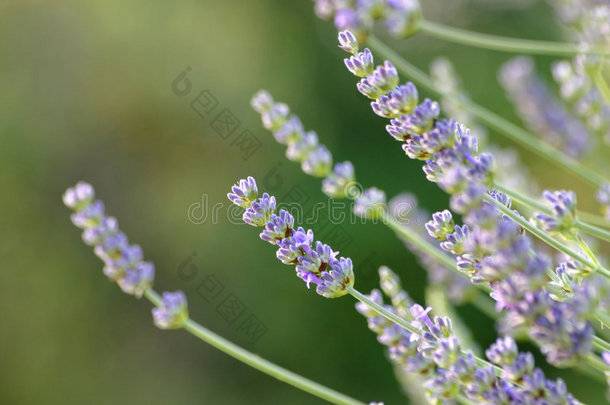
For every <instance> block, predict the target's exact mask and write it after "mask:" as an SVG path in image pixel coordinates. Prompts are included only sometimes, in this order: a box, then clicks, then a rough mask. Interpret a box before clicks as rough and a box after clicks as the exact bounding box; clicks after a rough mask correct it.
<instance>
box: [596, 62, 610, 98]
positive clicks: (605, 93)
mask: <svg viewBox="0 0 610 405" xmlns="http://www.w3.org/2000/svg"><path fill="white" fill-rule="evenodd" d="M591 76H592V78H593V82H594V83H595V86H597V90H599V92H600V93H601V95H602V97H603V98H604V100H605V101H606V104H608V106H610V88H609V87H608V83H606V80H605V79H604V75H603V73H602V70H601V69H597V70H596V71H595V72H593V73H592V75H591Z"/></svg>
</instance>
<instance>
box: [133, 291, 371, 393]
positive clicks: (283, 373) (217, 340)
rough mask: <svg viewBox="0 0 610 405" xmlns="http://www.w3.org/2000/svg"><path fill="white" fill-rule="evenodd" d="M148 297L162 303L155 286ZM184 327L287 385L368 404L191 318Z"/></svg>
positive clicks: (146, 295)
mask: <svg viewBox="0 0 610 405" xmlns="http://www.w3.org/2000/svg"><path fill="white" fill-rule="evenodd" d="M144 296H145V297H146V298H148V300H149V301H150V302H152V303H153V304H154V305H155V306H159V305H161V304H162V302H161V299H160V297H159V295H158V294H157V293H156V292H155V291H154V290H152V289H148V290H147V291H146V292H145V293H144ZM184 329H185V330H186V331H188V332H190V333H191V334H193V335H194V336H196V337H198V338H199V339H201V340H203V341H204V342H206V343H208V344H210V345H211V346H214V347H215V348H216V349H218V350H220V351H222V352H224V353H226V354H228V355H229V356H231V357H233V358H235V359H237V360H239V361H241V362H242V363H245V364H247V365H249V366H250V367H252V368H255V369H257V370H259V371H262V372H263V373H265V374H267V375H270V376H271V377H274V378H276V379H278V380H280V381H282V382H285V383H286V384H290V385H292V386H293V387H296V388H298V389H300V390H302V391H305V392H307V393H309V394H312V395H314V396H316V397H318V398H322V399H324V400H326V401H328V402H331V403H333V404H341V405H365V404H364V403H363V402H360V401H358V400H355V399H353V398H350V397H348V396H347V395H344V394H341V393H340V392H337V391H335V390H332V389H330V388H328V387H325V386H323V385H321V384H318V383H316V382H314V381H311V380H309V379H307V378H305V377H302V376H300V375H298V374H295V373H293V372H292V371H290V370H286V369H285V368H283V367H280V366H278V365H276V364H273V363H271V362H270V361H268V360H265V359H263V358H261V357H260V356H258V355H256V354H254V353H252V352H249V351H247V350H245V349H243V348H241V347H239V346H237V345H236V344H234V343H232V342H230V341H228V340H226V339H225V338H223V337H222V336H219V335H217V334H216V333H214V332H212V331H210V330H209V329H206V328H204V327H203V326H201V325H200V324H198V323H197V322H195V321H193V320H192V319H190V318H189V319H187V320H186V321H185V323H184Z"/></svg>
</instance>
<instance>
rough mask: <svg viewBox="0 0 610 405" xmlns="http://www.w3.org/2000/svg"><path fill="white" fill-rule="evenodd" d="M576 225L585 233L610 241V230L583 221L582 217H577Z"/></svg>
mask: <svg viewBox="0 0 610 405" xmlns="http://www.w3.org/2000/svg"><path fill="white" fill-rule="evenodd" d="M574 226H575V227H576V228H578V229H580V230H581V231H583V232H584V233H587V234H589V235H591V236H594V237H596V238H598V239H601V240H605V241H606V242H610V231H608V230H606V229H603V228H600V227H597V226H595V225H590V224H588V223H586V222H583V221H581V220H580V219H578V218H577V219H576V222H575V223H574Z"/></svg>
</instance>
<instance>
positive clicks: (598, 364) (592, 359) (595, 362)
mask: <svg viewBox="0 0 610 405" xmlns="http://www.w3.org/2000/svg"><path fill="white" fill-rule="evenodd" d="M585 359H586V360H587V363H588V364H590V365H591V366H592V367H593V368H595V369H597V370H599V371H601V372H602V373H606V372H608V371H610V366H609V365H607V364H606V362H605V361H603V360H602V359H600V358H599V357H598V356H596V355H595V354H593V353H589V354H588V355H587V356H586V357H585Z"/></svg>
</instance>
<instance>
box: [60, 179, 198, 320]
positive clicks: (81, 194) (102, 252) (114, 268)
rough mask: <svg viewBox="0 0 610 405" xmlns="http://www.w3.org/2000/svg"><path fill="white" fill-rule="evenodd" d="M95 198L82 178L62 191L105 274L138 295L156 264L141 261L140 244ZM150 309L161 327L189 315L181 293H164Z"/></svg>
mask: <svg viewBox="0 0 610 405" xmlns="http://www.w3.org/2000/svg"><path fill="white" fill-rule="evenodd" d="M94 198H95V193H94V190H93V187H92V186H91V185H90V184H88V183H85V182H79V183H77V184H76V186H74V187H72V188H69V189H68V190H66V192H65V193H64V195H63V201H64V204H65V205H66V206H67V207H69V208H71V209H72V210H74V214H72V216H71V219H72V222H73V223H74V225H76V226H77V227H79V228H81V229H83V235H82V236H83V241H85V243H86V244H87V245H89V246H93V251H94V252H95V254H96V255H97V256H98V257H99V258H100V259H102V260H103V261H104V265H105V266H104V274H106V276H108V278H110V279H111V280H112V281H115V282H116V283H117V284H118V285H119V287H121V290H123V291H124V292H125V293H127V294H131V295H134V296H136V297H138V298H140V297H141V296H142V295H143V294H144V293H146V292H147V291H149V290H150V289H152V285H153V280H154V275H155V267H154V265H153V264H152V263H151V262H145V261H143V258H142V249H141V248H140V246H138V245H130V244H129V242H128V241H127V236H125V234H124V233H123V232H121V231H120V230H119V227H118V222H117V220H116V218H114V217H109V216H106V215H105V213H104V204H103V203H102V202H101V201H99V200H95V199H94ZM153 294H154V292H153ZM152 313H153V319H154V322H155V325H156V326H158V327H159V328H161V329H174V328H179V327H181V326H182V325H183V323H184V321H185V320H186V319H187V318H188V312H187V309H186V297H185V296H184V293H183V292H182V291H177V292H174V293H170V292H165V293H163V299H162V300H161V305H160V306H158V307H155V308H153V310H152Z"/></svg>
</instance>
